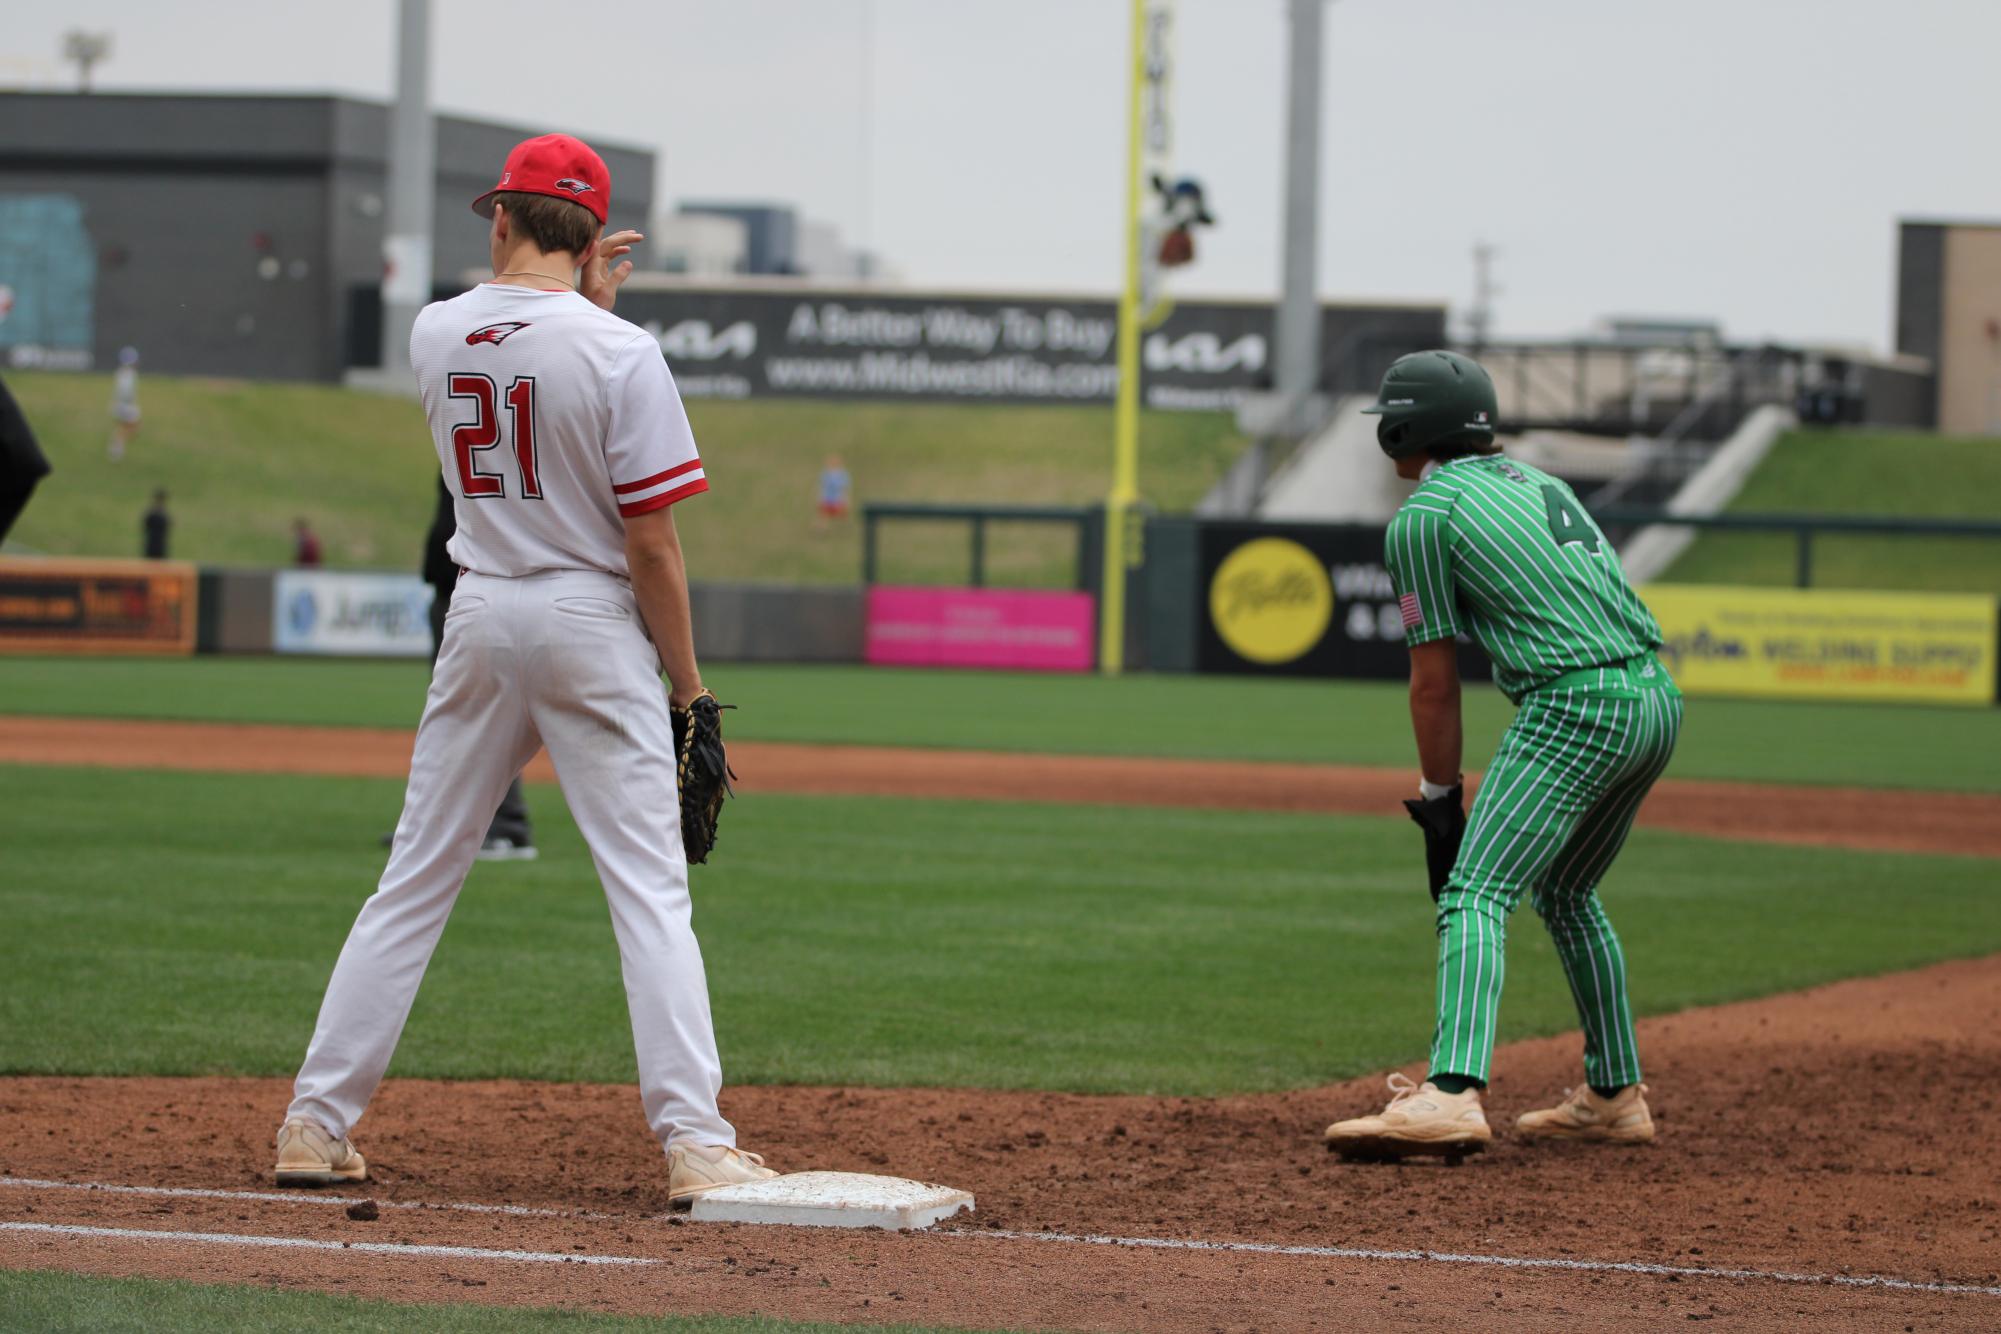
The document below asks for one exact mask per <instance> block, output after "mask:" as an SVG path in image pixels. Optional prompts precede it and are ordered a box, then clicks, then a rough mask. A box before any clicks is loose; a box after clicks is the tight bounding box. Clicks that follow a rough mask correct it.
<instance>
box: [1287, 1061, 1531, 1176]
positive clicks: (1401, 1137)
mask: <svg viewBox="0 0 2001 1334" xmlns="http://www.w3.org/2000/svg"><path fill="white" fill-rule="evenodd" d="M1389 1086H1390V1093H1391V1094H1392V1095H1393V1096H1392V1097H1391V1098H1390V1105H1389V1106H1388V1107H1385V1108H1384V1109H1383V1110H1382V1112H1381V1113H1379V1114H1378V1115H1375V1116H1360V1117H1356V1118H1355V1119H1354V1120H1352V1121H1336V1122H1335V1123H1334V1124H1333V1125H1331V1126H1329V1127H1327V1147H1328V1148H1329V1149H1332V1150H1333V1151H1334V1152H1335V1153H1338V1154H1340V1155H1341V1156H1342V1157H1344V1158H1375V1159H1381V1158H1414V1157H1420V1156H1425V1155H1430V1156H1435V1157H1442V1158H1444V1159H1446V1160H1447V1161H1449V1162H1457V1161H1458V1160H1459V1159H1461V1158H1463V1157H1465V1156H1466V1155H1467V1154H1469V1153H1478V1152H1480V1151H1481V1150H1482V1149H1484V1148H1486V1147H1487V1145H1488V1143H1489V1142H1490V1141H1491V1140H1492V1139H1493V1138H1494V1132H1493V1130H1492V1129H1490V1128H1489V1127H1488V1125H1487V1114H1486V1112H1485V1111H1483V1110H1482V1109H1481V1107H1480V1090H1478V1089H1467V1090H1466V1091H1465V1092H1464V1093H1443V1092H1440V1091H1439V1088H1438V1086H1437V1085H1436V1084H1431V1083H1424V1084H1417V1083H1413V1082H1412V1081H1411V1079H1410V1077H1409V1076H1408V1075H1403V1074H1394V1075H1391V1076H1390V1078H1389Z"/></svg>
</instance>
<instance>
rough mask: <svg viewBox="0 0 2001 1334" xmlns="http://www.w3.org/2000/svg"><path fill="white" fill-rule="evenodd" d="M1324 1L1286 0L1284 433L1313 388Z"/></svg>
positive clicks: (1296, 423) (1277, 385)
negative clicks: (1287, 32) (1287, 19)
mask: <svg viewBox="0 0 2001 1334" xmlns="http://www.w3.org/2000/svg"><path fill="white" fill-rule="evenodd" d="M1325 3H1326V0H1289V4H1288V5H1287V9H1288V10H1289V12H1290V19H1291V31H1290V33H1289V35H1288V38H1287V46H1286V74H1285V131H1286V134H1285V213H1284V222H1283V223H1282V228H1283V232H1284V235H1283V238H1282V245H1281V253H1282V254H1283V256H1284V266H1285V268H1284V272H1283V274H1282V275H1281V277H1280V280H1279V294H1278V327H1277V329H1276V330H1274V333H1275V334H1276V336H1277V337H1276V341H1277V343H1278V357H1277V362H1278V364H1277V367H1276V368H1275V369H1276V371H1277V374H1276V375H1274V376H1273V383H1272V388H1273V389H1274V390H1275V391H1276V392H1277V397H1278V401H1279V404H1280V411H1281V412H1283V413H1284V414H1285V418H1284V420H1283V421H1282V422H1280V423H1279V429H1280V430H1282V431H1284V432H1285V433H1286V434H1288V435H1293V434H1299V433H1303V432H1305V431H1306V430H1308V429H1309V428H1310V425H1311V423H1310V422H1309V418H1310V417H1311V416H1312V412H1311V408H1310V404H1311V400H1312V398H1313V395H1314V394H1315V393H1317V392H1318V391H1319V388H1320V296H1319V290H1318V289H1319V273H1318V266H1317V256H1318V247H1319V241H1320V235H1319V233H1320V64H1321V59H1320V46H1321V41H1320V20H1321V16H1322V11H1323V9H1324V7H1325Z"/></svg>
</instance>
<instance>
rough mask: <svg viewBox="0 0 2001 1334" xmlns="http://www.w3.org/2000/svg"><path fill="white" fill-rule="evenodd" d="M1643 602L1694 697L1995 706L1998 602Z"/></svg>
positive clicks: (1702, 591)
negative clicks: (1649, 608)
mask: <svg viewBox="0 0 2001 1334" xmlns="http://www.w3.org/2000/svg"><path fill="white" fill-rule="evenodd" d="M1642 596H1643V597H1645V598H1646V601H1647V605H1648V606H1649V607H1651V608H1653V612H1654V615H1655V616H1656V617H1657V618H1658V619H1659V620H1660V623H1661V633H1662V634H1663V635H1664V636H1665V637H1666V640H1667V643H1666V645H1665V646H1664V647H1663V648H1662V649H1661V658H1662V659H1663V661H1665V662H1666V663H1667V665H1668V670H1670V671H1671V672H1673V673H1674V676H1675V680H1676V681H1678V682H1679V683H1680V684H1681V687H1682V689H1683V690H1685V691H1686V692H1688V693H1689V694H1691V695H1703V694H1709V695H1742V696H1749V697H1754V698H1768V699H1849V700H1879V701H1889V702H1896V701H1903V702H1907V703H1923V704H1975V705H1979V704H1993V703H1994V702H1995V635H1996V619H1997V610H1996V609H1997V603H1996V600H1995V599H1994V598H1992V597H1983V596H1978V595H1972V594H1967V595H1955V594H1936V593H1873V592H1870V593H1865V592H1847V591H1842V590H1837V589H1820V588H1811V589H1794V588H1723V587H1707V586H1702V585H1695V584H1685V585H1671V584H1654V585H1651V586H1649V587H1648V588H1646V589H1644V590H1642Z"/></svg>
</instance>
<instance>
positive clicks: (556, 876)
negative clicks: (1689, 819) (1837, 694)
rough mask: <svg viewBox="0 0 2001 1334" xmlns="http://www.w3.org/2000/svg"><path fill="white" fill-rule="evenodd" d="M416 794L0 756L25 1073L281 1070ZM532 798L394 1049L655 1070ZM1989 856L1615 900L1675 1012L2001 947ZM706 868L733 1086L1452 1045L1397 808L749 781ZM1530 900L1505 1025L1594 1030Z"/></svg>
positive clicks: (1341, 1058) (1163, 1082) (1076, 1084)
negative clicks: (1264, 806) (857, 794)
mask: <svg viewBox="0 0 2001 1334" xmlns="http://www.w3.org/2000/svg"><path fill="white" fill-rule="evenodd" d="M400 787H401V785H400V784H399V783H397V782H395V781H393V780H373V779H366V780H364V779H331V778H284V777H272V776H263V775H259V776H239V775H206V774H163V773H148V772H132V771H116V770H85V769H66V768H21V767H0V808H4V809H5V810H7V812H8V817H9V822H10V833H9V837H8V843H7V851H6V868H7V874H6V876H5V877H4V881H0V920H4V921H5V922H6V923H7V930H6V931H5V932H0V976H4V977H5V978H6V979H7V984H6V986H5V987H4V988H0V1073H49V1074H56V1073H60V1074H79V1075H81V1074H201V1073H240V1074H256V1075H279V1074H287V1073H290V1072H291V1071H292V1070H293V1069H294V1068H295V1066H296V1064H297V1062H298V1060H299V1057H300V1055H301V1053H302V1052H303V1051H304V1049H305V1044H306V1041H307V1038H308V1037H309V1036H310V1034H311V1031H312V1026H313V1020H314V1015H315V1013H316V1010H317V1007H318V1004H319V1000H320V995H321V991H322V989H323V986H324V983H325V980H326V977H327V974H328V972H329V971H330V969H331V967H332V964H333V960H334V957H335V955H336V954H337V952H338V950H339V947H340V942H341V940H342V938H343V936H344V934H345V932H346V929H347V927H348V925H349V923H350V921H351V919H352V917H353V914H354V912H355V910H356V909H357V908H358V906H359V905H360V903H361V900H362V899H363V898H364V897H365V896H366V895H367V894H368V893H369V892H370V891H371V889H372V888H373V882H374V879H375V877H376V876H377V874H378V873H379V871H380V868H381V861H382V855H383V854H382V852H381V850H380V849H379V847H378V846H377V844H376V839H377V837H378V835H379V834H380V833H381V832H382V831H383V830H384V829H386V828H387V827H388V826H389V825H390V823H391V822H392V821H393V820H394V817H395V812H396V808H397V804H398V801H399V798H400ZM530 804H531V806H532V807H533V809H534V812H535V815H536V817H537V820H538V836H539V841H540V842H541V843H542V846H543V848H544V855H543V858H542V860H541V861H539V862H535V863H531V864H502V865H481V866H478V867H476V868H475V869H474V872H473V875H472V877H471V880H470V882H469V885H468V889H467V892H466V894H465V896H464V898H463V899H462V900H461V902H460V905H459V909H458V912H457V915H456V916H455V917H454V918H453V920H452V923H451V926H450V928H449V929H448V930H447V931H446V933H445V937H444V941H443V943H442V945H441V947H440V949H439V951H438V953H437V956H436V959H435V961H434V963H433V965H432V968H431V971H430V974H429V976H428V977H427V979H426V982H425V986H424V990H423V992H422V993H421V994H420V995H419V997H418V1000H417V1004H416V1008H415V1010H414V1012H413V1014H412V1017H411V1020H410V1026H409V1029H408V1031H407V1033H406V1036H405V1039H404V1042H403V1045H402V1047H401V1048H400V1049H399V1051H398V1053H397V1057H396V1063H395V1065H394V1066H393V1067H392V1073H393V1074H400V1075H405V1076H439V1077H447V1078H472V1077H486V1076H518V1077H523V1078H533V1079H557V1080H588V1081H606V1080H610V1081H625V1080H631V1079H632V1078H634V1069H633V1057H632V1045H631V1037H630V1034H629V1030H628V1027H627V1018H626V1012H625V1003H624V996H623V992H622V989H621V986H620V982H619V974H618V962H617V954H616V950H615V947H614V945H613V940H612V934H611V929H610V924H609V918H608V913H607V910H606V907H605V904H604V899H603V895H602V893H601V891H600V890H599V889H598V888H597V886H596V883H595V880H594V878H593V874H592V872H591V869H590V864H589V861H588V858H587V855H586V853H585V850H584V848H583V847H582V845H581V842H580V840H579V837H578V835H577V833H576V831H575V829H574V827H573V826H572V825H571V823H570V821H569V819H568V817H567V815H566V814H565V812H564V811H563V808H562V806H561V804H560V802H559V801H558V799H557V797H556V793H555V791H554V789H553V788H544V787H536V788H532V789H531V792H530ZM1993 879H1994V863H1992V862H1991V861H1980V860H1976V859H1970V858H1945V857H1916V856H1899V855H1892V854H1880V855H1877V854H1868V853H1861V852H1853V851H1845V850H1843V851H1819V850H1813V849H1799V848H1784V847H1776V846H1760V845H1750V844H1730V843H1721V842H1715V841H1710V840H1704V839H1696V838H1687V837H1680V836H1674V835H1668V834H1661V833H1651V832H1642V833H1640V834H1638V835H1636V836H1635V838H1634V841H1633V844H1632V846H1631V847H1630V848H1629V849H1628V850H1627V852H1626V854H1625V857H1624V859H1623V860H1622V861H1621V863H1620V865H1619V867H1618V868H1617V869H1616V870H1615V872H1614V874H1613V876H1612V878H1611V879H1610V881H1609V882H1608V884H1607V887H1606V894H1607V899H1608V902H1609V903H1610V905H1611V907H1612V911H1613V913H1614V916H1615V918H1616V919H1617V921H1618V923H1619V927H1620V930H1621V933H1622V934H1623V935H1624V936H1625V938H1626V940H1627V941H1628V943H1629V945H1630V947H1631V949H1632V955H1633V966H1632V975H1633V988H1634V997H1635V1001H1636V1004H1637V1005H1638V1007H1639V1008H1640V1009H1641V1010H1642V1011H1644V1012H1647V1013H1660V1012H1663V1011H1671V1010H1677V1009H1681V1008H1684V1007H1686V1006H1691V1005H1700V1004H1707V1003H1712V1002H1720V1001H1727V1000H1734V999H1739V998H1744V997H1749V996H1757V995H1764V994H1769V993H1774V992H1780V991H1787V990H1791V989H1794V988H1798V987H1804V986H1809V985H1812V984H1815V983H1819V982H1824V981H1829V980H1832V979H1835V978H1839V977H1844V976H1850V975H1855V974H1865V973H1875V972H1883V971H1888V970H1892V969H1898V968H1905V967H1911V966H1916V965H1920V964H1924V963H1927V962H1931V961H1933V960H1937V959H1944V958H1951V957H1960V956H1970V955H1978V954H1983V953H1988V952H1992V951H1995V950H1997V949H2001V896H1996V895H1995V894H1994V892H1993ZM695 882H696V890H697V910H696V920H697V925H698V928H699V930H700V931H701V933H702V939H703V945H704V949H705V953H706V955H707V958H708V961H709V977H710V985H711V989H712V992H713V995H714V1002H715V1012H716V1017H717V1025H718V1031H719V1035H720V1038H721V1042H722V1049H723V1052H724V1056H725V1063H726V1066H727V1070H728V1075H729V1078H730V1079H732V1080H735V1081H738V1082H756V1083H816V1084H817V1083H838V1084H850V1083H861V1084H873V1085H884V1086H901V1085H963V1086H972V1087H994V1088H1032V1089H1074V1090H1085V1091H1105V1092H1151V1093H1163V1094H1189V1095H1208V1094H1224V1093H1230V1092H1236V1091H1247V1090H1260V1089H1282V1088H1291V1087H1304V1086H1311V1085H1316V1084H1320V1083H1323V1082H1326V1081H1328V1080H1333V1079H1338V1078H1341V1077H1345V1076H1350V1075H1355V1074H1360V1073H1364V1072H1367V1071H1371V1070H1377V1069H1381V1068H1383V1067H1385V1066H1388V1065H1392V1064H1396V1063H1400V1062H1403V1061H1407V1060H1411V1059H1413V1058H1416V1057H1418V1056H1419V1055H1421V1054H1422V1052H1423V1050H1424V1048H1425V1044H1426V1042H1427V1040H1428V1038H1429V1036H1430V1030H1431V1005H1432V996H1431V986H1432V981H1431V979H1432V972H1433V960H1434V949H1435V945H1434V937H1433V930H1432V920H1431V918H1432V908H1431V903H1430V900H1429V898H1428V897H1427V896H1426V894H1425V892H1424V888H1423V874H1422V858H1421V855H1420V852H1419V845H1418V839H1417V835H1416V833H1415V832H1414V831H1413V830H1412V829H1411V828H1410V826H1409V824H1408V822H1407V821H1405V820H1402V819H1395V820H1392V819H1333V818H1319V817H1312V816H1302V815H1276V814H1270V815H1260V814H1251V813H1243V812H1235V811H1229V812H1224V811H1218V812H1203V811H1180V810H1162V809H1127V808H1110V807H1097V808H1092V807H1060V806H1039V805H1012V804H983V803H961V802H901V801H888V800H877V799H862V798H840V799H834V798H787V797H773V796H752V797H745V798H743V799H741V800H739V801H738V802H736V803H734V805H733V807H732V809H731V811H730V813H729V818H728V820H727V822H726V824H725V829H724V836H723V842H722V845H721V847H720V849H719V850H718V853H717V859H716V860H715V861H714V862H713V863H712V864H710V865H708V866H704V867H699V868H697V869H696V871H695ZM1886 896H1887V897H1886ZM1892 899H1894V905H1895V908H1894V911H1889V910H1888V905H1889V904H1890V902H1891V900H1892ZM1807 918H1811V920H1812V921H1813V923H1814V929H1813V933H1812V940H1811V942H1810V946H1809V947H1807V948H1801V947H1799V934H1798V924H1799V922H1800V921H1802V920H1804V919H1807ZM1517 922H1518V927H1519V929H1518V930H1516V931H1515V932H1514V933H1513V938H1512V940H1511V942H1510V945H1511V948H1510V952H1511V954H1512V956H1513V958H1512V961H1511V963H1510V969H1509V989H1508V1000H1507V1008H1506V1012H1505V1016H1504V1025H1505V1029H1504V1036H1505V1037H1508V1038H1518V1037H1527V1036H1531V1035H1535V1034H1544V1033H1551V1032H1556V1031H1560V1030H1564V1029H1568V1028H1571V1027H1573V1026H1574V1023H1575V1020H1574V1017H1573V1013H1572V1009H1571V1003H1570V998H1569V995H1568V992H1567V991H1566V989H1565V985H1564V982H1563V980H1562V977H1561V974H1560V972H1559V971H1558V969H1557V967H1556V963H1555V959H1554V956H1553V952H1552V950H1551V948H1550V945H1549V942H1548V939H1547V937H1546V936H1545V935H1544V933H1543V932H1542V930H1541V929H1540V927H1539V926H1538V925H1537V924H1536V923H1535V921H1534V919H1533V915H1532V914H1530V913H1527V912H1526V911H1525V912H1524V913H1523V914H1522V915H1521V916H1519V917H1518V918H1517Z"/></svg>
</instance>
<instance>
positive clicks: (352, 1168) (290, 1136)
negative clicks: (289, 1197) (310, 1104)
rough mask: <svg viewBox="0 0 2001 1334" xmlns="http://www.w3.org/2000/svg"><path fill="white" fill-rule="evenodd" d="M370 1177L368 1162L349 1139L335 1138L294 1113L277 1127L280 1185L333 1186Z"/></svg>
mask: <svg viewBox="0 0 2001 1334" xmlns="http://www.w3.org/2000/svg"><path fill="white" fill-rule="evenodd" d="M367 1179H368V1164H367V1163H366V1162H364V1161H363V1160H362V1157H361V1155H360V1154H358V1153H356V1152H355V1151H354V1146H353V1145H352V1144H349V1143H348V1142H347V1141H346V1140H344V1139H335V1138H334V1137H333V1136H332V1135H329V1134H328V1133H327V1132H326V1131H325V1130H324V1129H323V1128H321V1127H320V1126H319V1125H318V1124H316V1123H314V1122H312V1121H308V1120H306V1119H304V1118H303V1117H296V1116H295V1117H293V1118H292V1119H291V1120H289V1121H287V1122H286V1123H285V1124H284V1125H282V1126H280V1127H279V1128H278V1184H279V1185H281V1186H330V1185H332V1184H334V1183H335V1182H337V1181H365V1180H367Z"/></svg>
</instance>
